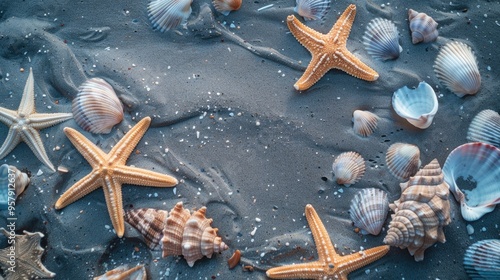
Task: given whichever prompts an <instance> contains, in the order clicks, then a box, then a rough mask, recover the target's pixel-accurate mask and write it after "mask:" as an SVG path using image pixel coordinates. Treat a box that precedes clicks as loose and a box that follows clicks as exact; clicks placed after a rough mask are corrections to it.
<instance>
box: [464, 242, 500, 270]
mask: <svg viewBox="0 0 500 280" xmlns="http://www.w3.org/2000/svg"><path fill="white" fill-rule="evenodd" d="M464 268H465V272H467V275H469V277H470V278H471V279H500V239H487V240H481V241H478V242H476V243H474V244H472V245H471V246H469V248H467V250H466V251H465V255H464Z"/></svg>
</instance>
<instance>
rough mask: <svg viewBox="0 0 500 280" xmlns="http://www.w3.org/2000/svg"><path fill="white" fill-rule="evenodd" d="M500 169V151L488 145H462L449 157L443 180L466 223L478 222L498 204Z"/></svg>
mask: <svg viewBox="0 0 500 280" xmlns="http://www.w3.org/2000/svg"><path fill="white" fill-rule="evenodd" d="M499 167H500V149H498V148H497V147H495V146H492V145H490V144H485V143H480V142H475V143H467V144H463V145H461V146H458V147H457V148H455V149H454V150H453V151H452V152H451V153H450V154H449V155H448V158H447V159H446V162H445V163H444V167H443V172H444V179H445V181H446V183H447V184H448V185H449V187H450V191H451V192H453V195H454V196H455V199H456V200H457V201H458V202H460V206H461V212H462V216H463V217H464V219H465V220H467V221H475V220H478V219H479V218H481V217H482V216H483V215H484V214H486V213H489V212H491V211H493V209H495V206H496V204H498V203H500V187H499V182H500V168H499Z"/></svg>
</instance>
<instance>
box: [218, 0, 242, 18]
mask: <svg viewBox="0 0 500 280" xmlns="http://www.w3.org/2000/svg"><path fill="white" fill-rule="evenodd" d="M212 4H213V5H214V8H215V9H216V10H217V12H219V13H221V14H223V15H225V16H228V15H229V13H230V12H231V11H236V10H238V9H239V8H240V7H241V0H213V1H212Z"/></svg>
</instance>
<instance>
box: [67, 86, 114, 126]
mask: <svg viewBox="0 0 500 280" xmlns="http://www.w3.org/2000/svg"><path fill="white" fill-rule="evenodd" d="M72 112H73V118H74V119H75V121H76V123H77V124H78V125H79V126H80V127H82V128H83V129H85V130H86V131H89V132H92V133H104V134H106V133H109V132H110V131H111V129H112V128H113V126H114V125H116V124H118V123H120V122H121V121H122V119H123V107H122V103H121V102H120V100H119V99H118V96H116V93H115V91H114V90H113V88H112V87H111V85H110V84H108V83H107V82H106V81H105V80H103V79H101V78H92V79H90V80H87V81H86V82H84V83H83V84H82V85H81V86H80V87H79V89H78V95H77V96H76V97H75V99H73V103H72Z"/></svg>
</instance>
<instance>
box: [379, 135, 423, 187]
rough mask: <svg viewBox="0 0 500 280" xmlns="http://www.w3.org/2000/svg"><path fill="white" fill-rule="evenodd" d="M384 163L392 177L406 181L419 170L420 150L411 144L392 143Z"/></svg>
mask: <svg viewBox="0 0 500 280" xmlns="http://www.w3.org/2000/svg"><path fill="white" fill-rule="evenodd" d="M385 163H386V165H387V168H388V169H389V171H390V172H391V174H392V175H393V176H394V177H396V178H398V179H399V180H400V181H406V180H408V178H410V177H411V176H413V175H415V173H417V171H418V169H419V168H420V163H421V162H420V150H419V149H418V147H417V146H415V145H412V144H407V143H394V144H392V145H391V146H390V147H389V148H388V149H387V153H386V155H385Z"/></svg>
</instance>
